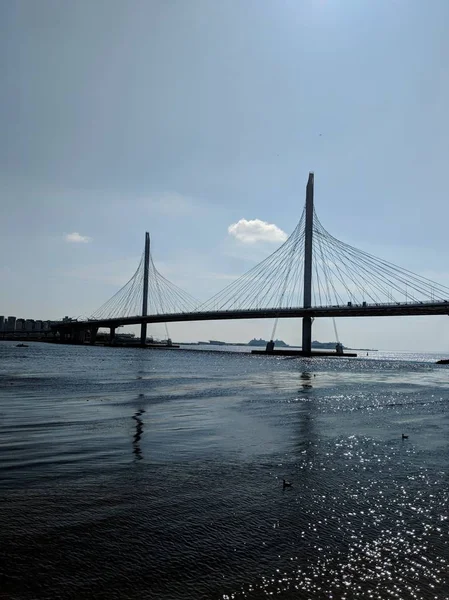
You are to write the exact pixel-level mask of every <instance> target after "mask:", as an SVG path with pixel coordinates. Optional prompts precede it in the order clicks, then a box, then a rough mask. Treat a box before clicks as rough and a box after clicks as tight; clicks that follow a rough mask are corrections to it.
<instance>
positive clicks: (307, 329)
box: [301, 317, 312, 356]
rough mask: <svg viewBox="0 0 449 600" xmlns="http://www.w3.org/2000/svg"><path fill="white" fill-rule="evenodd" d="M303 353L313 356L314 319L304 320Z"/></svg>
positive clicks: (307, 318) (306, 318)
mask: <svg viewBox="0 0 449 600" xmlns="http://www.w3.org/2000/svg"><path fill="white" fill-rule="evenodd" d="M301 348H302V353H303V354H304V356H311V355H312V317H303V318H302V346H301Z"/></svg>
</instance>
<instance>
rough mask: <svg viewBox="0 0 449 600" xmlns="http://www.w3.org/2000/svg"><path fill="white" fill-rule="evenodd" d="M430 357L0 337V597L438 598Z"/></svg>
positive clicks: (445, 392) (438, 431) (436, 442)
mask: <svg viewBox="0 0 449 600" xmlns="http://www.w3.org/2000/svg"><path fill="white" fill-rule="evenodd" d="M362 354H363V353H362ZM436 358H437V356H436V355H405V354H399V353H396V354H390V355H387V354H385V353H376V354H374V353H373V354H371V353H370V356H368V357H366V356H364V357H362V358H361V359H338V360H336V359H315V360H310V359H297V358H278V357H270V358H267V357H259V356H251V355H249V354H247V353H245V352H235V353H223V352H192V351H189V350H181V351H168V350H153V351H151V350H139V349H114V348H100V347H98V348H91V347H83V348H81V347H70V346H57V345H50V344H30V345H29V347H28V348H18V347H16V345H15V344H14V343H12V342H0V449H1V454H0V499H1V502H0V527H1V534H0V582H1V583H0V597H1V598H8V599H14V598H17V599H19V598H20V599H32V598H33V599H36V598H39V599H41V598H45V599H61V598H62V599H72V598H74V599H75V598H76V599H78V598H95V599H97V598H100V599H101V598H105V599H106V598H107V599H115V598H139V599H142V598H157V599H161V600H169V599H170V600H178V599H190V598H191V599H202V598H205V599H217V600H218V599H221V600H224V599H230V598H233V599H241V598H248V599H254V600H256V599H259V598H266V597H269V596H275V597H278V598H283V599H298V598H307V599H308V598H323V599H324V598H333V599H351V598H363V599H365V598H372V599H377V598H381V599H384V598H398V599H414V600H417V599H421V598H426V599H427V598H429V599H430V598H432V599H434V598H436V599H438V600H440V599H444V598H449V535H448V534H449V530H448V529H449V475H448V458H449V452H448V451H449V435H448V434H449V367H445V366H438V365H435V364H434V362H435V360H436ZM402 432H404V433H406V434H408V435H409V438H408V439H406V440H402V437H401V434H402ZM283 478H286V479H287V480H289V481H290V482H291V483H292V487H291V488H287V489H285V490H283V487H282V479H283Z"/></svg>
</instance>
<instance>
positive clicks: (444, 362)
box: [437, 358, 449, 365]
mask: <svg viewBox="0 0 449 600" xmlns="http://www.w3.org/2000/svg"><path fill="white" fill-rule="evenodd" d="M437 365H449V358H442V359H441V360H437Z"/></svg>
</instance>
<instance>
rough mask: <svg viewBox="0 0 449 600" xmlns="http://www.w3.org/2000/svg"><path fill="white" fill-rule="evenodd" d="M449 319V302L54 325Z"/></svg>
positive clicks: (174, 315)
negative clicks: (233, 320)
mask: <svg viewBox="0 0 449 600" xmlns="http://www.w3.org/2000/svg"><path fill="white" fill-rule="evenodd" d="M427 315H449V301H444V302H420V303H418V304H411V303H410V304H367V305H356V306H354V305H352V306H324V307H312V308H301V307H299V308H265V309H252V310H222V311H207V312H195V311H193V312H184V313H168V314H156V315H148V316H145V317H143V316H139V315H136V316H133V317H121V318H113V319H111V318H109V319H89V320H87V321H67V322H59V323H54V324H53V325H52V328H53V329H55V328H56V329H89V328H91V327H121V326H124V325H140V324H141V323H176V322H186V321H223V320H232V319H276V318H282V319H289V318H290V319H291V318H300V317H306V316H309V317H312V318H314V319H315V318H323V317H395V316H427Z"/></svg>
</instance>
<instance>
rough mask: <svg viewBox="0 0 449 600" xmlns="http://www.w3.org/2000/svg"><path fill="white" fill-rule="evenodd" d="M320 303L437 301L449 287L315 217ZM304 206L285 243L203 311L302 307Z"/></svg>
mask: <svg viewBox="0 0 449 600" xmlns="http://www.w3.org/2000/svg"><path fill="white" fill-rule="evenodd" d="M312 239H313V246H312V247H313V250H312V305H313V306H315V307H326V306H346V305H347V304H348V303H351V304H354V305H358V304H360V305H362V304H363V303H364V302H366V304H367V305H370V304H371V305H379V304H391V303H394V304H398V303H399V304H402V303H418V302H438V301H443V300H448V299H449V288H447V287H445V286H442V285H439V284H438V283H435V282H433V281H431V280H429V279H426V278H425V277H421V276H420V275H416V274H414V273H412V272H410V271H408V270H406V269H402V268H400V267H397V266H395V265H393V264H391V263H389V262H387V261H385V260H382V259H379V258H376V257H375V256H372V255H371V254H368V253H367V252H363V251H361V250H358V249H357V248H354V247H353V246H350V245H348V244H345V243H343V242H340V241H339V240H337V239H336V238H334V237H333V236H332V235H330V234H329V233H328V232H327V231H326V230H325V229H324V227H323V226H322V225H321V223H320V221H319V219H318V217H317V215H316V213H315V212H314V220H313V238H312ZM304 240H305V210H304V211H303V214H302V216H301V219H300V221H299V223H298V225H297V227H296V228H295V230H294V231H293V233H292V234H291V235H290V236H289V238H288V239H287V240H286V242H284V244H283V245H282V246H281V247H280V248H278V249H277V250H276V251H275V252H273V253H272V254H271V255H270V256H268V258H266V259H265V260H263V261H262V262H261V263H259V264H258V265H256V266H255V267H254V268H252V269H251V270H250V271H248V272H247V273H245V274H244V275H242V276H241V277H239V278H238V279H236V280H235V281H234V282H233V283H231V284H230V285H228V286H227V287H225V288H224V289H223V290H221V291H220V292H218V293H217V294H216V295H215V296H213V297H212V298H210V299H209V300H208V301H207V302H205V303H204V304H202V305H201V306H199V307H198V310H200V311H217V310H255V309H266V308H300V307H301V306H303V295H304Z"/></svg>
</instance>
